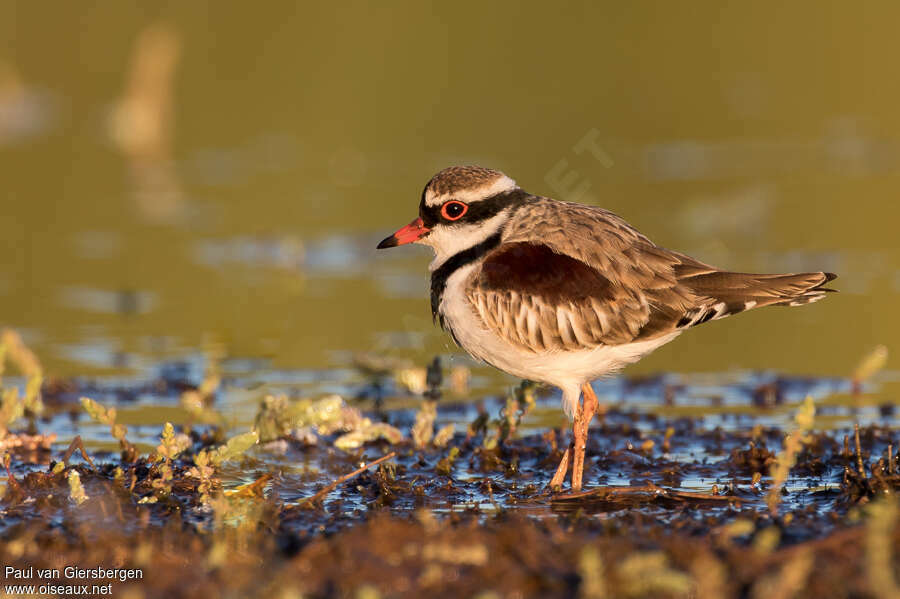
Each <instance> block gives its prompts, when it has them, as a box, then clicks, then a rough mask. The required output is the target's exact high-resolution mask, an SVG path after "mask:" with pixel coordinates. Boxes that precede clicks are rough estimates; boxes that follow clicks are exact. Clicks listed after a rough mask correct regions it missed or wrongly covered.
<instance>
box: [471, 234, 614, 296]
mask: <svg viewBox="0 0 900 599" xmlns="http://www.w3.org/2000/svg"><path fill="white" fill-rule="evenodd" d="M479 284H480V287H481V288H482V289H484V290H487V291H507V290H510V289H515V290H519V291H520V292H522V293H526V294H529V295H536V296H539V297H541V298H542V299H543V300H545V301H547V302H550V303H554V304H557V303H564V302H575V301H584V300H586V299H589V298H596V299H598V300H609V299H613V297H614V296H613V290H612V283H611V282H610V280H609V279H607V278H606V277H604V276H603V275H602V274H601V273H600V272H599V271H598V270H596V269H594V268H591V267H590V266H588V265H587V264H585V263H584V262H582V261H581V260H577V259H575V258H572V257H570V256H566V255H564V254H557V253H556V252H554V251H553V250H551V249H550V248H549V247H547V246H546V245H539V244H535V243H508V244H505V245H503V246H502V247H500V248H498V249H497V251H495V252H493V253H492V254H491V255H490V256H488V258H487V259H486V260H485V261H484V263H483V264H482V266H481V276H480V278H479Z"/></svg>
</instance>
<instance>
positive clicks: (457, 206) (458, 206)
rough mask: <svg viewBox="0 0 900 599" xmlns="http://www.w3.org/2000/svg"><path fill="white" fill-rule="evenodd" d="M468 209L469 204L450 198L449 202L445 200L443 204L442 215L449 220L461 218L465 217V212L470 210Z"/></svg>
mask: <svg viewBox="0 0 900 599" xmlns="http://www.w3.org/2000/svg"><path fill="white" fill-rule="evenodd" d="M468 210H469V206H468V204H463V203H462V202H459V201H457V200H450V201H449V202H444V205H443V206H441V216H443V217H444V218H446V219H447V220H459V219H461V218H462V217H463V214H465V213H466V212H468Z"/></svg>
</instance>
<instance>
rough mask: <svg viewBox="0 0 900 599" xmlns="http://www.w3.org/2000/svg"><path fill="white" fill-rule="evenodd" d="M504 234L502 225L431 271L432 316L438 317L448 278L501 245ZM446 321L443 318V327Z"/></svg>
mask: <svg viewBox="0 0 900 599" xmlns="http://www.w3.org/2000/svg"><path fill="white" fill-rule="evenodd" d="M502 236H503V228H502V227H501V228H500V229H499V230H498V231H497V232H496V233H494V234H493V235H491V236H490V237H488V238H487V239H485V240H484V241H482V242H481V243H479V244H477V245H473V246H472V247H470V248H469V249H467V250H463V251H461V252H459V253H457V254H454V255H453V256H451V257H450V258H448V259H447V261H446V262H444V263H443V264H441V266H440V268H438V269H437V270H436V271H434V272H433V273H431V317H432V319H435V318H437V317H438V308H439V307H440V305H441V297H442V296H443V295H444V289H445V288H446V287H447V279H449V278H450V275H452V274H453V273H454V272H456V271H457V270H458V269H460V268H462V267H463V266H465V265H467V264H471V263H472V262H474V261H476V260H478V259H479V258H482V257H484V255H485V254H487V253H488V252H490V251H491V250H493V249H494V248H495V247H497V246H498V245H500V238H501V237H502ZM443 326H444V322H443V319H441V327H442V328H443Z"/></svg>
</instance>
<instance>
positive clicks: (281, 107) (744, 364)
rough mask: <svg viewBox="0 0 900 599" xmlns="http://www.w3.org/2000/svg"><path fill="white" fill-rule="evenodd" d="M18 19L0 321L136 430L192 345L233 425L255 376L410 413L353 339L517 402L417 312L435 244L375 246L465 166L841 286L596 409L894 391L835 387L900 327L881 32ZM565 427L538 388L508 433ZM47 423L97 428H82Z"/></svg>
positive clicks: (462, 15) (689, 350)
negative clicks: (485, 168) (361, 364)
mask: <svg viewBox="0 0 900 599" xmlns="http://www.w3.org/2000/svg"><path fill="white" fill-rule="evenodd" d="M472 7H473V8H474V5H473V6H472ZM9 8H10V15H9V17H10V18H5V19H3V24H2V25H0V34H2V36H3V39H4V40H5V43H4V44H3V46H2V47H3V50H0V67H2V68H0V152H2V162H3V163H4V167H3V175H2V178H3V188H4V189H3V191H4V192H5V193H3V195H2V197H0V221H2V223H4V224H3V231H4V234H3V236H2V237H0V239H2V240H0V306H2V308H3V310H2V312H0V318H2V319H3V320H2V324H4V325H8V326H12V327H15V328H16V329H18V330H20V331H21V332H22V333H23V336H24V337H25V339H26V341H27V343H28V344H29V345H30V346H31V347H32V348H33V349H34V350H35V351H36V352H37V354H38V355H39V356H40V357H41V360H42V362H43V364H44V366H45V370H46V372H47V374H48V375H50V376H59V377H71V376H86V377H90V378H91V380H93V381H96V384H97V388H96V389H95V390H94V391H93V392H92V393H91V395H92V396H94V397H95V399H98V400H100V401H110V402H112V403H116V404H117V405H118V406H119V408H120V413H121V417H122V419H123V420H124V421H125V422H126V423H127V424H129V426H131V428H132V431H133V433H132V434H133V435H134V439H133V440H134V441H135V442H137V443H139V444H142V446H147V447H149V446H150V445H151V444H153V443H156V440H155V438H156V436H158V430H159V427H160V426H161V424H162V423H163V422H165V421H172V422H176V423H177V422H179V421H181V420H183V419H184V413H183V412H182V411H181V410H180V408H179V407H178V406H177V396H176V395H174V394H172V395H169V396H160V395H158V394H155V393H153V392H147V393H137V394H136V397H131V396H132V395H135V393H134V392H133V389H134V388H136V387H139V386H140V383H141V381H148V380H153V379H155V378H156V377H157V376H159V375H160V373H164V372H166V371H167V369H169V370H171V369H172V368H176V369H182V372H181V373H182V374H184V375H185V376H186V377H187V378H189V379H191V380H192V381H194V382H199V380H200V378H201V377H202V371H203V368H204V360H205V358H204V356H205V355H206V354H207V353H208V352H209V348H216V352H218V353H220V354H221V355H223V356H224V363H223V370H224V374H225V376H226V381H225V385H224V387H223V389H222V390H221V391H220V392H219V394H218V395H217V403H216V408H217V409H218V410H219V411H220V412H221V413H222V414H223V415H224V416H225V417H226V419H227V421H228V423H229V425H230V426H231V427H232V429H233V430H239V429H242V428H246V427H248V426H249V425H250V424H251V422H252V418H253V415H254V414H255V410H256V405H257V402H258V401H259V398H260V397H261V396H262V395H263V394H264V393H266V392H286V393H289V394H291V395H295V396H317V395H321V394H326V393H338V394H341V395H342V396H344V397H347V398H350V399H352V398H357V397H361V398H362V400H361V401H362V403H361V405H362V406H363V407H364V408H368V407H371V406H370V404H369V403H366V402H367V401H368V402H371V400H372V399H373V397H374V395H381V396H384V399H385V404H384V406H385V408H387V409H391V408H398V407H401V408H410V409H414V408H415V407H416V406H417V404H418V402H419V399H418V398H416V397H413V396H409V395H407V394H404V393H402V392H395V390H394V389H393V388H392V387H390V385H388V387H386V388H379V387H378V386H373V384H372V381H371V379H370V378H368V377H367V376H366V375H365V374H363V373H361V372H360V371H359V370H358V369H357V368H355V367H354V362H355V359H356V357H357V356H358V354H359V352H367V353H370V354H374V355H378V356H388V357H391V358H399V359H405V360H409V361H410V363H411V364H413V365H418V366H424V365H425V364H426V363H427V362H428V361H429V360H430V359H431V358H432V356H434V355H441V356H443V359H444V363H445V364H447V365H451V366H452V365H464V366H467V367H470V368H471V369H472V380H471V387H470V391H469V393H467V394H466V395H465V396H464V397H457V398H455V399H456V400H458V401H462V400H476V401H477V400H480V399H482V398H484V397H494V396H499V395H502V394H503V393H505V391H506V390H507V389H508V388H509V387H510V386H512V385H513V384H515V381H513V380H512V379H510V378H509V377H506V376H505V375H503V374H501V373H498V372H496V371H494V370H493V369H490V368H487V367H483V366H479V365H477V364H473V363H471V361H470V360H469V359H468V358H466V357H465V356H463V355H461V354H460V352H459V351H458V350H457V349H456V348H455V347H454V346H453V345H452V344H451V343H450V341H449V339H448V338H447V337H446V335H444V334H443V333H441V332H440V331H439V330H437V329H436V327H435V326H434V325H433V324H432V323H431V319H430V315H429V313H428V302H427V287H426V284H427V275H426V264H427V262H428V260H429V256H428V253H427V251H425V250H423V249H422V248H402V249H395V250H391V251H388V252H376V251H375V250H374V246H375V244H376V243H377V241H378V240H379V239H381V238H382V237H383V236H384V235H386V234H387V233H389V232H390V231H392V230H393V229H395V228H396V227H398V226H400V225H401V224H404V223H405V222H407V221H408V220H409V219H410V218H411V217H412V216H413V215H414V213H415V210H416V205H417V202H418V195H419V193H420V190H421V187H422V186H423V185H424V183H425V181H426V180H427V179H428V177H430V176H431V174H432V173H433V172H434V171H436V170H438V169H439V168H442V167H444V166H447V165H449V164H454V163H460V162H479V163H483V164H486V165H490V166H494V167H497V168H501V169H503V170H505V171H506V172H508V173H509V174H510V175H511V176H513V177H514V178H516V179H517V180H518V181H519V182H520V183H521V184H522V186H523V187H525V188H526V189H529V190H531V191H534V192H536V193H541V194H546V195H552V196H555V197H558V198H562V199H573V200H579V201H584V202H592V203H597V204H600V205H603V206H604V207H607V208H610V209H612V210H614V211H616V212H618V213H620V214H621V215H623V216H624V217H626V218H627V219H628V220H629V221H631V222H633V223H634V224H635V225H636V226H638V227H639V228H640V229H641V230H642V231H643V232H645V233H647V234H648V235H649V236H650V237H651V238H653V239H654V240H656V241H657V242H659V243H661V244H662V245H666V246H670V247H673V248H678V249H680V250H684V251H687V252H689V253H691V254H693V255H695V256H697V257H698V258H700V259H703V260H705V261H708V262H711V263H714V264H718V265H721V266H726V267H730V268H733V269H736V270H746V271H798V270H807V269H809V270H812V269H815V270H818V269H823V270H829V271H833V272H836V273H838V274H839V276H840V278H839V279H838V280H837V281H836V282H835V285H834V286H835V287H836V288H838V289H840V291H841V293H840V294H835V295H832V296H829V297H828V298H827V299H826V301H823V302H820V303H818V304H816V305H814V306H810V307H805V308H802V309H797V310H793V309H792V310H786V309H777V310H776V309H773V310H761V311H758V312H757V311H754V312H752V313H750V314H746V315H741V316H739V317H737V318H733V319H732V318H730V319H727V320H725V321H723V322H717V323H711V324H708V325H705V326H703V327H698V328H696V329H693V330H691V331H689V332H688V334H686V335H684V336H682V337H681V338H679V339H678V340H677V341H675V342H674V343H672V344H670V345H668V346H666V347H664V348H662V349H660V350H659V351H657V352H656V353H655V354H654V355H652V356H650V357H648V358H646V359H645V360H644V361H642V362H641V363H640V364H638V365H636V366H634V367H632V368H631V369H629V370H628V375H629V376H649V377H650V378H647V379H645V380H643V381H629V380H627V379H625V378H616V379H612V380H609V381H601V382H598V383H597V390H598V393H599V394H600V395H601V399H603V400H605V401H607V402H609V403H611V404H614V405H619V404H620V403H622V402H623V403H622V407H623V409H626V410H635V411H636V412H638V413H640V414H649V415H656V416H660V417H663V418H677V417H683V416H691V417H700V418H702V422H703V424H704V425H705V426H709V427H716V426H720V427H722V428H723V429H724V430H728V431H731V430H739V429H746V428H747V427H748V426H752V424H762V425H763V426H771V427H783V426H784V425H786V424H788V423H789V422H790V419H791V417H792V416H791V414H792V411H793V408H794V407H796V405H797V404H798V402H799V401H800V400H801V399H802V398H803V397H804V396H805V395H806V394H811V395H813V396H814V397H815V398H816V400H817V402H818V404H819V406H820V414H819V420H818V421H817V422H819V423H820V425H821V426H822V427H824V428H828V429H842V430H843V429H846V428H847V427H849V426H850V425H852V423H853V422H855V421H859V422H860V423H862V424H863V425H865V424H868V423H883V424H893V423H894V421H893V416H885V415H884V410H881V409H879V406H882V405H884V404H888V403H894V402H895V400H896V393H897V391H898V389H900V386H898V381H900V373H898V372H897V371H896V369H892V362H889V363H888V369H887V370H886V371H884V372H882V373H880V374H879V375H878V376H877V377H876V378H875V379H874V380H873V381H872V383H871V385H870V386H869V387H868V388H867V393H866V394H865V395H864V396H863V397H861V398H852V397H851V396H850V394H849V393H848V391H849V390H850V383H849V382H848V380H847V379H846V378H845V377H848V376H849V375H850V373H851V372H852V370H853V367H854V366H855V364H856V363H857V362H858V360H859V359H860V357H861V356H862V355H864V354H865V353H867V352H868V351H870V350H871V349H872V348H873V347H874V346H876V345H877V344H886V345H887V346H888V348H889V349H892V348H893V347H894V346H895V343H896V339H898V338H900V316H898V312H897V311H896V309H895V307H896V304H897V300H898V296H900V246H898V244H897V243H896V231H895V228H896V224H895V223H896V221H897V218H898V217H900V208H898V205H897V203H896V202H894V201H893V198H894V197H895V196H896V194H897V191H898V188H900V179H898V172H900V159H898V156H900V152H898V148H900V120H898V119H897V118H896V106H897V100H898V96H900V88H898V87H897V85H898V84H896V83H895V82H893V81H894V79H895V78H891V77H889V76H886V75H885V74H886V73H890V72H892V71H893V62H892V61H893V56H895V55H896V52H894V51H893V50H895V49H896V48H895V45H896V39H895V38H896V36H895V35H893V32H892V30H891V29H890V23H892V22H895V20H896V19H892V18H888V17H887V16H886V15H884V14H882V15H879V16H875V15H874V14H873V13H868V12H867V13H864V14H863V13H860V12H858V11H854V10H852V9H851V8H848V7H831V8H830V9H829V10H827V11H825V10H818V9H816V10H803V9H801V8H798V7H792V8H790V9H780V18H779V20H778V22H777V23H773V22H771V20H770V19H769V18H768V16H764V15H763V14H762V12H760V13H744V12H742V10H741V9H739V8H734V7H730V8H725V9H722V8H721V7H720V6H718V4H714V3H710V5H709V6H707V7H706V9H703V8H701V7H700V6H698V7H696V9H695V10H692V11H682V10H680V9H677V8H675V7H666V6H651V5H641V6H631V7H616V8H612V7H593V6H590V7H588V6H585V7H581V8H579V9H577V10H574V9H573V10H571V11H561V12H559V13H556V14H553V15H546V14H543V13H542V12H538V11H536V10H532V8H521V7H519V6H518V5H517V6H516V9H515V11H513V12H512V13H511V12H510V9H511V7H510V6H503V5H502V4H493V5H490V6H482V5H478V9H477V14H478V15H479V18H478V20H477V22H473V21H472V20H471V19H470V13H471V11H470V10H465V7H460V8H461V9H460V10H457V11H453V12H449V11H448V12H446V13H445V12H442V11H437V12H429V11H428V9H426V8H425V7H423V6H419V5H415V4H409V5H407V6H405V7H403V8H401V7H398V6H393V7H391V8H388V7H371V6H368V5H359V6H357V7H356V10H354V11H353V12H352V14H351V15H349V16H348V14H347V13H345V12H340V13H339V12H337V11H338V9H337V8H330V7H319V8H316V9H314V10H313V9H309V7H307V8H305V9H304V10H303V11H300V10H299V9H298V8H297V7H296V6H295V5H294V4H292V3H276V4H272V5H270V6H269V10H267V11H264V12H259V13H253V14H248V13H246V12H245V11H243V10H240V9H239V8H238V5H234V6H230V7H219V8H217V10H215V11H209V10H206V9H204V8H203V7H201V6H200V5H194V6H184V7H167V8H160V9H159V10H158V11H157V12H156V13H155V14H154V15H152V16H147V15H146V14H144V13H143V12H142V11H138V10H136V9H134V8H131V7H128V6H112V7H104V8H103V9H102V10H101V9H87V10H82V9H81V8H78V9H76V8H74V7H58V9H57V10H54V11H52V12H49V13H48V12H47V11H44V10H41V9H39V8H37V7H35V6H32V5H30V4H28V3H12V5H11V6H10V7H9ZM885 10H890V11H894V12H895V11H896V10H897V8H896V7H894V6H890V7H889V8H888V7H885ZM895 16H896V15H895ZM76 18H77V21H78V23H79V27H77V28H76V27H72V23H73V21H74V20H76ZM835 23H840V24H841V28H842V29H841V30H842V35H841V36H840V37H837V36H832V35H830V34H827V32H828V31H830V29H831V27H832V26H833V25H834V24H835ZM386 31H389V32H390V35H384V32H386ZM458 31H465V32H466V38H465V40H466V41H465V43H463V42H462V41H461V39H460V38H459V37H458V36H457V35H456V34H455V33H454V32H458ZM753 31H765V32H766V37H765V43H760V42H759V39H758V38H757V36H756V35H755V34H752V33H749V32H753ZM536 39H539V40H540V44H534V43H533V41H534V40H536ZM223 40H227V43H225V42H223ZM373 48H374V49H377V51H373ZM410 48H415V51H410ZM751 49H752V50H751ZM810 62H813V63H815V64H818V65H821V68H818V69H809V68H808V64H810ZM863 66H864V67H865V68H863ZM876 90H877V93H875V91H876ZM567 176H568V177H570V179H569V180H568V181H569V182H568V183H565V184H564V183H563V182H562V181H563V180H564V179H565V178H566V177H567ZM173 364H178V366H173ZM657 373H665V374H662V375H659V376H655V375H656V374H657ZM773 381H780V382H778V383H777V385H776V387H775V390H774V391H772V390H770V391H767V392H766V393H768V394H769V395H772V394H774V395H772V396H773V397H775V400H773V402H774V403H775V404H776V405H774V406H771V407H764V406H765V403H766V401H768V400H762V404H763V407H761V405H760V399H759V397H756V396H757V395H759V393H756V392H755V390H757V389H758V388H759V387H761V386H763V385H765V384H766V383H771V382H773ZM116 387H121V388H126V389H131V390H132V391H128V392H126V393H124V396H127V399H122V396H121V395H122V394H117V393H116V392H107V391H105V389H109V388H113V389H114V388H116ZM763 395H765V393H763ZM667 397H668V402H667V399H666V398H667ZM470 415H471V414H469V413H468V412H465V411H463V412H460V413H459V414H458V419H459V422H463V421H465V420H466V419H468V418H469V416H470ZM442 418H447V419H454V418H457V415H456V413H454V414H453V415H445V416H442ZM751 419H752V420H751ZM563 422H564V420H563V417H562V415H561V413H560V412H559V411H558V410H557V408H556V399H555V398H554V397H550V398H548V399H546V400H545V402H544V403H542V404H541V406H540V409H539V410H537V411H536V412H535V413H533V414H531V415H530V416H529V417H528V419H527V420H526V422H525V423H524V429H523V430H524V431H525V432H540V431H543V430H546V428H548V427H555V426H559V425H561V424H563ZM47 426H48V427H49V429H50V430H51V431H52V432H56V433H57V434H58V435H59V439H60V442H61V443H62V442H65V441H67V440H69V439H70V438H71V437H72V436H73V435H75V434H81V435H82V437H83V438H84V439H85V441H86V442H87V444H88V446H90V447H96V448H101V447H106V448H109V447H111V446H113V442H112V440H111V438H109V436H108V434H105V433H104V431H103V430H102V427H92V426H90V425H86V424H84V423H78V424H75V423H73V422H71V421H70V420H68V419H67V417H65V416H58V417H55V418H54V419H53V420H52V421H51V422H49V423H48V424H47Z"/></svg>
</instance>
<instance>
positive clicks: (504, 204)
mask: <svg viewBox="0 0 900 599" xmlns="http://www.w3.org/2000/svg"><path fill="white" fill-rule="evenodd" d="M532 197H533V196H532V195H531V194H529V193H528V192H525V191H522V190H521V189H513V190H511V191H504V192H501V193H498V194H497V195H495V196H491V197H489V198H485V199H483V200H479V201H477V202H472V203H471V204H469V205H468V206H469V210H468V212H466V214H465V215H464V216H463V217H462V218H460V219H459V220H455V221H452V222H453V223H454V224H456V223H473V222H479V221H483V220H487V219H489V218H491V217H492V216H496V215H497V214H499V213H500V212H503V211H504V210H506V209H507V208H509V207H510V206H514V205H518V204H526V203H528V201H529V200H530V199H531V198H532ZM451 199H452V197H451ZM419 216H420V217H421V218H422V222H423V223H425V226H426V227H428V228H431V227H433V226H434V225H436V224H437V223H439V222H441V221H444V219H443V218H442V217H441V207H440V206H426V205H425V194H424V192H423V194H422V201H421V203H420V204H419Z"/></svg>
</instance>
